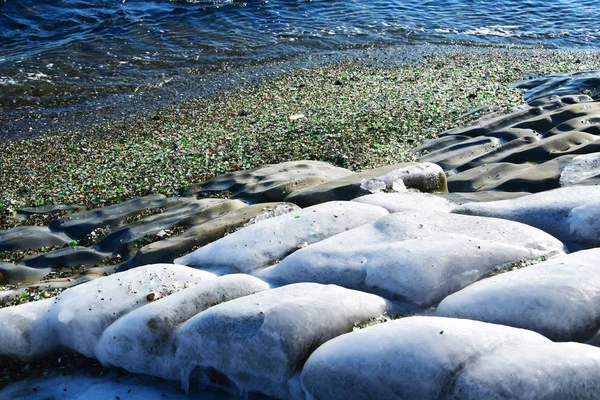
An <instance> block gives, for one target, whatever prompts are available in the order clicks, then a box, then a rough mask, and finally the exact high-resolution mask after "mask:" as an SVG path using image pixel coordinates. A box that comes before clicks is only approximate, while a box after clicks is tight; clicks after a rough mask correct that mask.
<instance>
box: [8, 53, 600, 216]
mask: <svg viewBox="0 0 600 400" xmlns="http://www.w3.org/2000/svg"><path fill="white" fill-rule="evenodd" d="M439 48H440V47H439V46H433V47H432V49H431V50H432V51H431V52H429V53H427V52H425V51H422V52H420V53H418V54H416V55H414V54H408V53H407V52H406V47H400V48H397V49H389V48H388V49H375V50H373V53H372V57H371V56H370V57H366V58H358V55H359V54H360V53H361V52H357V53H356V57H348V54H346V57H347V58H344V57H343V56H341V57H339V59H338V60H333V61H332V60H329V61H328V62H325V63H320V62H319V61H316V62H315V61H314V60H312V61H310V60H309V61H310V62H314V65H312V66H310V65H308V66H307V64H304V65H300V66H297V67H296V68H293V67H282V66H281V65H280V66H279V68H274V69H267V70H266V71H265V72H264V75H262V76H258V77H256V76H254V77H252V76H250V77H248V79H245V80H244V76H241V75H240V74H239V73H238V72H239V71H233V72H231V74H232V75H229V76H237V78H238V79H239V80H238V81H234V80H229V81H227V80H226V81H225V83H223V85H222V86H221V89H217V90H215V91H213V92H212V93H209V94H208V95H207V96H202V97H196V98H189V99H187V100H186V101H184V102H182V103H180V104H176V105H171V106H169V107H166V108H162V109H159V110H156V111H152V112H149V113H147V114H146V115H133V116H132V117H130V118H124V119H121V120H119V119H114V120H108V121H106V122H104V123H101V124H95V125H91V126H89V127H88V129H86V130H81V129H75V130H72V131H66V132H61V133H59V134H54V135H52V134H44V135H42V136H40V137H34V138H26V139H17V140H7V141H4V142H2V143H0V147H1V148H0V151H2V153H3V154H5V155H6V156H5V157H3V159H2V162H1V163H2V168H0V171H1V174H2V175H1V176H0V179H1V180H2V181H3V182H4V185H3V186H4V188H3V198H1V199H0V212H1V213H2V214H3V220H2V222H1V223H0V228H7V227H10V226H15V223H14V222H12V223H11V221H10V219H11V214H12V212H13V211H14V210H15V209H18V208H23V207H28V206H43V205H52V204H82V205H85V206H86V207H88V208H95V207H99V206H105V205H110V204H115V203H118V202H121V201H124V200H127V199H130V198H133V197H138V196H143V195H147V194H151V193H162V194H165V195H174V194H176V193H178V190H179V189H180V188H182V187H185V186H187V185H189V184H192V183H196V182H201V181H206V180H208V179H210V178H212V177H214V176H216V175H219V174H221V173H224V172H227V171H234V170H240V169H247V168H251V167H255V166H258V165H262V164H268V163H277V162H282V161H290V160H300V159H313V160H323V161H328V162H331V163H333V164H334V165H337V166H341V167H345V168H349V169H352V170H355V171H356V170H362V169H366V168H374V167H378V166H382V165H385V164H392V163H397V162H405V161H413V160H414V159H415V155H414V154H412V153H410V149H411V148H413V147H414V146H416V145H417V144H418V142H419V141H421V140H424V139H428V138H432V137H435V136H436V135H437V134H439V133H441V132H442V131H444V130H447V129H450V128H453V127H455V126H459V125H463V124H465V123H466V122H468V118H463V119H460V117H461V116H462V115H463V114H465V113H467V112H468V111H470V110H471V109H473V108H476V107H479V106H486V105H490V106H499V107H503V108H509V107H512V106H516V105H519V104H522V103H523V100H522V96H521V92H520V91H519V90H517V89H511V88H508V83H510V82H512V81H515V80H518V79H521V78H523V76H526V75H528V74H548V73H555V72H573V71H576V70H588V69H598V68H600V62H598V61H597V57H595V55H597V54H598V52H595V51H577V50H566V51H563V50H561V51H555V50H534V49H531V50H512V49H473V48H470V47H469V48H465V47H450V48H446V49H445V50H444V51H441V52H438V49H439ZM435 53H441V54H439V55H435ZM363 55H364V53H363ZM375 56H377V57H375ZM386 57H387V58H386ZM411 57H412V58H411ZM321 61H322V60H321ZM244 81H245V82H246V83H243V82H244ZM236 82H237V83H239V84H238V85H236V84H235V83H236ZM228 85H231V86H228ZM223 87H225V88H226V89H224V90H223V89H222V88H223ZM142 114H143V113H142ZM471 117H472V116H471Z"/></svg>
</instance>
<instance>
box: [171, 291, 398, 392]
mask: <svg viewBox="0 0 600 400" xmlns="http://www.w3.org/2000/svg"><path fill="white" fill-rule="evenodd" d="M385 310H386V302H385V301H384V300H383V299H382V298H380V297H377V296H374V295H370V294H366V293H362V292H357V291H353V290H348V289H344V288H340V287H337V286H323V285H318V284H311V283H303V284H296V285H289V286H284V287H281V288H277V289H271V290H267V291H264V292H261V293H257V294H254V295H251V296H246V297H243V298H240V299H236V300H232V301H228V302H226V303H223V304H219V305H217V306H215V307H212V308H209V309H208V310H206V311H204V312H202V313H200V314H198V315H196V316H195V317H193V318H191V319H190V320H188V321H187V322H186V323H184V324H183V325H182V326H181V327H180V328H179V329H178V331H177V333H176V334H177V344H178V345H177V355H176V358H177V364H178V366H179V368H180V369H181V371H182V375H181V379H182V384H183V386H184V388H185V389H186V390H187V388H188V385H189V381H190V374H192V371H194V370H196V371H195V372H196V376H194V375H192V378H193V379H192V381H193V382H195V381H197V380H198V379H199V380H200V382H201V383H203V384H208V385H213V386H215V385H216V386H218V385H222V386H223V387H224V388H227V389H229V390H232V391H239V392H246V393H248V392H262V393H264V394H266V395H268V396H274V397H278V398H290V397H292V396H295V395H297V392H296V390H298V389H299V388H298V386H297V385H294V384H293V382H294V379H292V378H293V376H294V375H296V374H297V373H298V371H299V369H300V368H301V367H302V365H303V363H304V361H305V360H306V358H307V357H308V356H309V355H310V353H311V352H312V351H313V350H314V349H316V348H317V347H318V346H319V345H321V344H322V343H324V342H326V341H327V340H329V339H331V338H333V337H336V336H338V335H341V334H343V333H346V332H349V331H351V330H352V327H353V325H354V324H355V323H358V322H363V321H366V320H368V319H370V318H374V317H377V316H379V315H381V314H382V313H383V312H384V311H385ZM196 367H199V368H196ZM290 380H291V381H290ZM288 382H292V383H291V384H289V385H288Z"/></svg>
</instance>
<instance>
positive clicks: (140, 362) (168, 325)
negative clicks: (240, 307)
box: [96, 274, 269, 380]
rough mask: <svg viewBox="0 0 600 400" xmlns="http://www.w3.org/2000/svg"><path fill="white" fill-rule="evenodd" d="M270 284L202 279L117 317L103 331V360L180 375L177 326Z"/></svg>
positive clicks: (167, 375) (150, 372)
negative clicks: (177, 360)
mask: <svg viewBox="0 0 600 400" xmlns="http://www.w3.org/2000/svg"><path fill="white" fill-rule="evenodd" d="M267 289H269V285H267V284H266V283H265V282H263V281H261V280H260V279H257V278H255V277H252V276H250V275H241V274H234V275H227V276H222V277H218V278H215V279H210V280H204V281H202V282H200V283H199V284H197V285H196V286H193V287H191V288H189V289H186V290H182V291H180V292H178V293H175V294H173V295H171V296H169V297H167V298H165V299H162V300H161V301H157V302H153V303H150V304H148V305H146V306H144V307H141V308H139V309H136V310H134V311H132V312H130V313H129V314H127V315H125V316H124V317H121V318H120V319H118V320H117V321H116V322H115V323H113V324H112V325H110V326H109V327H108V328H107V329H106V330H105V331H104V333H103V334H102V337H101V338H100V342H99V343H98V346H97V348H96V356H97V358H98V359H99V360H100V361H101V362H102V363H103V364H104V365H113V366H116V367H121V368H124V369H126V370H128V371H130V372H135V373H142V374H147V375H154V376H158V377H161V378H164V379H169V380H179V368H178V367H177V364H176V363H175V348H176V343H175V335H174V332H175V329H176V328H177V327H178V326H180V325H181V324H182V323H184V322H185V321H187V320H188V319H189V318H191V317H193V316H194V315H196V314H198V313H200V312H202V311H204V310H206V309H207V308H209V307H212V306H214V305H216V304H219V303H222V302H225V301H230V300H233V299H236V298H239V297H243V296H248V295H251V294H254V293H257V292H260V291H263V290H267Z"/></svg>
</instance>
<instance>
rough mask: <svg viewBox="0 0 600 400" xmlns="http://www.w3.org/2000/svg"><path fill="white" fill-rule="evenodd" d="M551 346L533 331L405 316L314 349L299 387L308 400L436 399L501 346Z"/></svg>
mask: <svg viewBox="0 0 600 400" xmlns="http://www.w3.org/2000/svg"><path fill="white" fill-rule="evenodd" d="M545 343H551V342H550V341H549V340H548V339H546V338H544V337H543V336H541V335H539V334H536V333H534V332H530V331H526V330H522V329H515V328H510V327H506V326H500V325H493V324H485V323H482V322H476V321H467V320H458V319H451V318H436V317H410V318H403V319H400V320H395V321H390V322H386V323H383V324H380V325H375V326H371V327H368V328H366V329H362V330H359V331H357V332H352V333H349V334H347V335H343V336H340V337H338V338H335V339H333V340H331V341H329V342H327V343H325V344H324V345H322V346H321V347H319V348H318V349H317V350H316V351H315V352H314V353H313V354H312V355H311V356H310V357H309V359H308V361H307V362H306V364H305V366H304V369H303V371H302V374H301V378H300V379H301V383H302V385H303V387H304V389H305V390H306V392H307V393H308V396H307V397H308V398H314V399H330V400H335V399H344V400H345V399H403V400H409V399H415V400H421V399H441V398H443V395H444V394H445V393H447V392H448V390H449V389H450V388H451V386H452V382H453V380H454V378H455V376H456V375H457V374H459V373H460V371H461V370H462V369H463V368H464V367H465V366H467V365H469V364H470V363H472V362H474V361H475V360H477V359H478V358H480V357H482V356H484V355H487V354H488V353H490V352H492V351H494V350H497V349H503V348H507V349H509V348H515V347H516V346H532V345H538V344H545Z"/></svg>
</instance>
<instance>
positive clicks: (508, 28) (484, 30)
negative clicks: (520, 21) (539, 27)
mask: <svg viewBox="0 0 600 400" xmlns="http://www.w3.org/2000/svg"><path fill="white" fill-rule="evenodd" d="M520 28H521V27H520V26H517V25H491V26H482V27H479V28H475V29H467V30H466V31H463V32H461V33H462V34H463V35H473V36H521V34H520V33H517V32H516V30H517V29H520Z"/></svg>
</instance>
